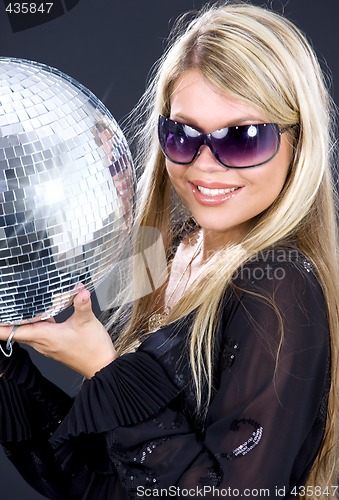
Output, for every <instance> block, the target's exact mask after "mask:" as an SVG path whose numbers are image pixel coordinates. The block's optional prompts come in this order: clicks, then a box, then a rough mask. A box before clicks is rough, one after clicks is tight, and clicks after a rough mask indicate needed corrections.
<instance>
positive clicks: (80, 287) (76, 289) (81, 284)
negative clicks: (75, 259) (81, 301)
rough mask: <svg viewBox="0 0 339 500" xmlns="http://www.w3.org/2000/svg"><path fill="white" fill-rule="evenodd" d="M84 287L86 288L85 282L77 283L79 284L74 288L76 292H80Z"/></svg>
mask: <svg viewBox="0 0 339 500" xmlns="http://www.w3.org/2000/svg"><path fill="white" fill-rule="evenodd" d="M84 288H85V286H84V284H83V283H77V284H76V285H75V287H74V290H75V291H76V292H78V293H79V292H81V290H83V289H84Z"/></svg>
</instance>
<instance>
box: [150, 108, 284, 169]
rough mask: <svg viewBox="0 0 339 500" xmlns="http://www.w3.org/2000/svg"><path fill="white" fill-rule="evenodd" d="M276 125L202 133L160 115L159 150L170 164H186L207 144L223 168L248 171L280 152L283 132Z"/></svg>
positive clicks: (241, 127) (228, 128) (244, 126)
mask: <svg viewBox="0 0 339 500" xmlns="http://www.w3.org/2000/svg"><path fill="white" fill-rule="evenodd" d="M289 128H291V126H289V127H285V128H283V129H280V128H279V126H278V125H277V124H276V123H259V124H258V123H257V124H250V125H239V126H235V127H225V128H221V129H219V130H215V131H214V132H211V133H210V134H204V133H202V132H200V131H199V130H197V129H195V128H194V127H191V125H187V124H185V123H180V122H176V121H174V120H171V119H170V118H167V117H165V116H162V115H160V116H159V123H158V137H159V142H160V146H161V149H162V151H163V153H164V155H165V156H166V158H168V159H169V160H170V161H171V162H173V163H177V164H179V165H189V164H190V163H192V162H193V161H194V160H195V159H196V158H197V156H198V155H199V154H200V148H201V147H202V146H203V145H206V146H208V147H209V148H210V150H211V152H212V154H213V156H214V158H215V159H216V160H217V162H218V163H219V164H220V165H222V166H223V167H227V168H251V167H258V166H259V165H263V164H264V163H267V162H269V161H270V160H272V158H274V156H275V155H276V154H277V153H278V151H279V146H280V136H281V134H283V133H284V132H286V130H288V129H289Z"/></svg>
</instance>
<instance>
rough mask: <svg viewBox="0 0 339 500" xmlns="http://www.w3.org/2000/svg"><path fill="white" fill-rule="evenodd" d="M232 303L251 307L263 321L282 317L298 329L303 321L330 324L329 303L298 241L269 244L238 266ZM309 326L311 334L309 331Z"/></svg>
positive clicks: (325, 327)
mask: <svg viewBox="0 0 339 500" xmlns="http://www.w3.org/2000/svg"><path fill="white" fill-rule="evenodd" d="M230 288H231V296H232V300H231V301H230V304H231V303H233V308H234V304H237V306H236V307H237V308H239V306H240V308H241V309H245V310H246V311H249V313H250V314H251V315H252V316H255V317H257V318H260V322H261V323H269V322H270V321H271V324H272V325H273V323H274V322H275V321H277V320H278V318H280V320H281V321H283V322H284V323H285V322H286V323H288V324H290V325H291V328H292V326H293V329H294V330H299V329H300V328H299V326H300V325H301V324H303V325H305V326H306V325H307V326H308V327H309V326H310V325H313V327H314V331H316V330H317V327H319V328H320V327H321V328H323V329H324V331H325V330H327V328H328V319H327V304H326V300H325V296H324V293H323V289H322V285H321V282H320V280H319V277H318V275H317V272H316V269H315V267H314V266H313V265H312V263H311V262H310V260H309V259H307V257H305V255H304V254H303V253H302V252H300V251H299V250H298V248H297V247H296V246H295V245H290V246H289V245H286V246H283V245H280V246H275V247H271V248H268V249H267V250H266V251H263V252H261V253H259V254H257V255H256V256H255V257H253V258H252V259H250V260H249V261H247V262H246V263H245V264H244V265H243V266H242V267H241V268H240V269H238V271H237V273H236V275H235V276H234V279H233V281H232V286H231V287H230ZM309 331H310V330H308V334H309Z"/></svg>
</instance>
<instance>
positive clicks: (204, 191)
mask: <svg viewBox="0 0 339 500" xmlns="http://www.w3.org/2000/svg"><path fill="white" fill-rule="evenodd" d="M190 185H191V188H192V192H193V196H194V197H195V199H196V200H197V201H198V202H199V203H201V204H202V205H208V206H215V205H221V204H222V203H225V202H226V201H227V200H230V199H231V198H234V197H235V196H237V195H238V193H239V192H240V191H241V189H242V188H243V186H235V185H230V184H219V183H216V182H211V183H206V182H202V181H191V182H190Z"/></svg>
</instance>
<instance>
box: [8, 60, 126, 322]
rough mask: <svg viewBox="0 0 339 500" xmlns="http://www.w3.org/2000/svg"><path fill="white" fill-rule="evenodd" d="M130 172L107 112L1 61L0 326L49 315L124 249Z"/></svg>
mask: <svg viewBox="0 0 339 500" xmlns="http://www.w3.org/2000/svg"><path fill="white" fill-rule="evenodd" d="M134 183H135V174H134V170H133V163H132V159H131V154H130V151H129V148H128V145H127V143H126V140H125V137H124V135H123V133H122V131H121V129H120V128H119V126H118V125H117V123H116V121H115V120H114V118H113V117H112V115H111V114H110V112H109V111H108V110H107V109H106V108H105V106H104V105H103V104H102V103H101V102H100V101H99V100H98V99H97V98H96V97H95V96H94V95H93V94H92V92H90V91H89V90H88V89H86V88H85V87H84V86H83V85H81V84H80V83H79V82H77V81H76V80H74V79H73V78H71V77H69V76H67V75H65V74H64V73H62V72H60V71H58V70H57V69H54V68H51V67H49V66H46V65H43V64H40V63H37V62H32V61H27V60H22V59H14V58H0V323H4V324H22V323H29V322H33V321H38V320H43V319H47V318H49V317H51V316H54V315H56V314H58V313H59V312H61V311H62V310H64V309H65V308H66V307H68V306H69V304H70V303H71V302H72V299H73V297H74V295H75V293H76V285H77V284H78V283H79V282H82V283H83V284H84V285H85V286H86V287H87V288H88V289H89V290H93V289H95V287H96V286H97V285H98V284H99V283H100V282H101V281H102V280H103V279H104V278H105V277H106V275H107V274H108V272H109V271H110V270H111V269H112V267H113V266H114V263H115V262H116V261H117V260H118V259H119V254H120V252H121V250H122V248H123V247H124V245H126V242H127V239H128V235H129V226H130V223H131V218H132V217H131V216H132V207H133V195H134Z"/></svg>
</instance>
